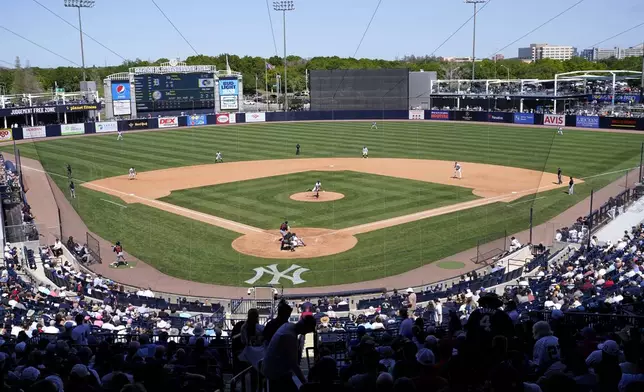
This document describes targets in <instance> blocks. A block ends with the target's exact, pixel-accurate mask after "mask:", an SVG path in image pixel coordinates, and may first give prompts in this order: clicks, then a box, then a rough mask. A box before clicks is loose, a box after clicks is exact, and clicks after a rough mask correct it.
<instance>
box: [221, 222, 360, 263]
mask: <svg viewBox="0 0 644 392" xmlns="http://www.w3.org/2000/svg"><path fill="white" fill-rule="evenodd" d="M291 231H292V232H293V233H295V234H297V236H298V237H299V238H300V239H301V240H302V241H304V243H305V244H306V246H301V247H297V248H296V249H295V251H294V252H292V251H290V250H280V242H279V239H280V238H281V236H280V233H279V231H278V230H271V231H266V232H263V233H253V234H246V235H243V236H241V237H239V238H237V239H236V240H235V241H233V244H232V245H233V249H235V250H236V251H237V252H239V253H243V254H246V255H250V256H255V257H263V258H267V259H308V258H313V257H322V256H329V255H334V254H337V253H342V252H346V251H348V250H349V249H351V248H353V247H354V246H356V244H357V243H358V239H357V238H356V237H354V236H352V235H350V234H346V233H342V232H337V231H333V230H328V229H307V228H297V229H293V230H291Z"/></svg>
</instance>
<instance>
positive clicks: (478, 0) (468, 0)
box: [465, 0, 487, 80]
mask: <svg viewBox="0 0 644 392" xmlns="http://www.w3.org/2000/svg"><path fill="white" fill-rule="evenodd" d="M486 1H487V0H465V3H467V4H474V29H473V31H472V80H474V72H475V71H474V65H475V63H476V7H477V6H478V5H479V4H481V3H485V2H486Z"/></svg>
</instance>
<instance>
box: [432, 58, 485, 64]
mask: <svg viewBox="0 0 644 392" xmlns="http://www.w3.org/2000/svg"><path fill="white" fill-rule="evenodd" d="M442 59H443V61H447V62H448V63H471V62H472V58H471V57H443V58H442ZM474 61H475V62H477V61H481V59H476V60H474Z"/></svg>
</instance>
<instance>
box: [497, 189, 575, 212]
mask: <svg viewBox="0 0 644 392" xmlns="http://www.w3.org/2000/svg"><path fill="white" fill-rule="evenodd" d="M562 187H563V186H562ZM545 198H546V196H541V197H536V198H534V199H531V200H524V201H519V202H516V203H510V204H508V205H507V206H506V207H514V206H516V205H517V204H523V203H529V202H531V201H535V200H541V199H545Z"/></svg>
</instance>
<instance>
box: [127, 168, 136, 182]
mask: <svg viewBox="0 0 644 392" xmlns="http://www.w3.org/2000/svg"><path fill="white" fill-rule="evenodd" d="M128 179H130V180H135V179H136V170H134V168H133V167H131V168H130V171H129V173H128Z"/></svg>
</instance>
